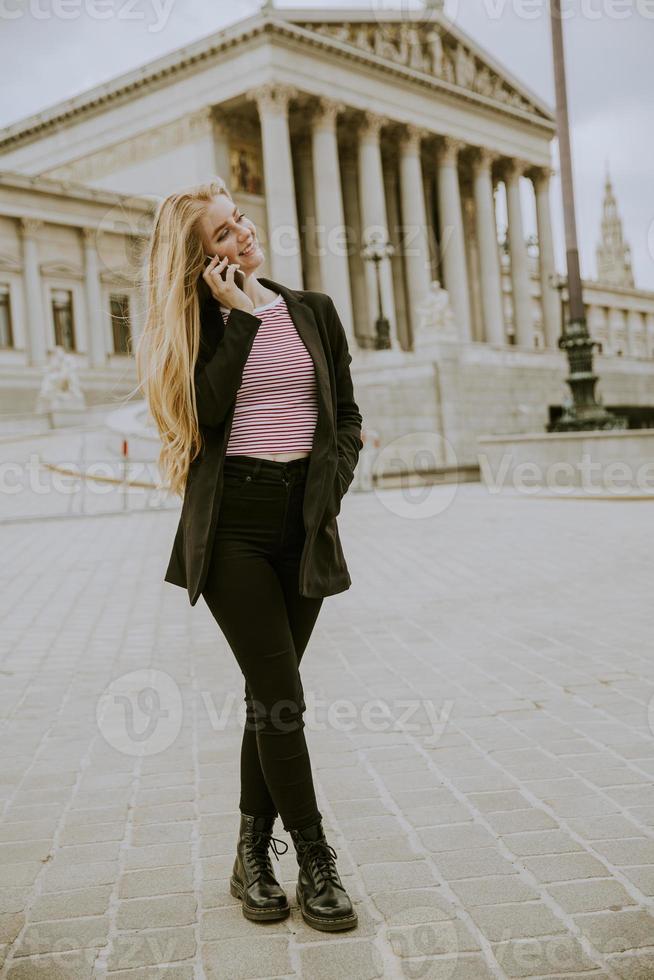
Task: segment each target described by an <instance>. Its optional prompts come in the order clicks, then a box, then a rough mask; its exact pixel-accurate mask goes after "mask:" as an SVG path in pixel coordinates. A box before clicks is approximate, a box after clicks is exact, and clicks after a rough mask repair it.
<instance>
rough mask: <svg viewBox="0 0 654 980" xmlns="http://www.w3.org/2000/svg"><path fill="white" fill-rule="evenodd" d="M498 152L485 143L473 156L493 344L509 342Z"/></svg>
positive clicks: (488, 336) (487, 325) (488, 335)
mask: <svg viewBox="0 0 654 980" xmlns="http://www.w3.org/2000/svg"><path fill="white" fill-rule="evenodd" d="M495 156H496V155H495V154H494V153H492V152H491V151H490V150H488V149H486V148H485V147H482V148H481V149H480V150H479V152H478V153H477V154H476V155H475V156H474V157H473V160H472V169H473V183H474V195H475V217H476V223H477V241H478V242H479V267H480V279H481V283H480V285H481V296H482V308H483V316H484V339H485V340H486V342H487V343H489V344H505V343H506V333H505V329H504V304H503V302H502V279H501V275H500V257H499V252H498V248H497V221H496V218H495V200H494V197H493V178H492V174H491V164H492V162H493V160H494V159H495Z"/></svg>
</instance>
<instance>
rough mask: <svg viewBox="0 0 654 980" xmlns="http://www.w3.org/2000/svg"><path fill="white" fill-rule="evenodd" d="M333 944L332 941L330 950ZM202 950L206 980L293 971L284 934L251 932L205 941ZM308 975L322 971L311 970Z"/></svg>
mask: <svg viewBox="0 0 654 980" xmlns="http://www.w3.org/2000/svg"><path fill="white" fill-rule="evenodd" d="M332 948H333V947H332V945H331V944H330V947H329V951H330V953H331V952H332ZM335 948H336V949H338V947H335ZM323 949H324V948H323ZM201 950H202V965H203V967H204V972H205V976H206V978H207V980H246V978H264V977H265V978H269V977H277V976H281V975H284V974H291V975H292V974H293V972H294V971H293V969H292V968H291V961H290V958H289V953H288V939H287V938H286V937H285V936H261V937H260V936H258V935H256V934H253V933H250V935H249V936H248V937H247V938H242V939H224V940H221V941H220V942H207V943H202V946H201ZM309 976H320V974H315V973H309Z"/></svg>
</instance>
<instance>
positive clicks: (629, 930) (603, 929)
mask: <svg viewBox="0 0 654 980" xmlns="http://www.w3.org/2000/svg"><path fill="white" fill-rule="evenodd" d="M574 919H575V922H576V923H577V925H578V926H579V928H580V929H581V931H582V933H583V934H584V936H586V937H587V938H588V939H589V940H590V942H591V943H592V944H593V946H594V947H595V948H596V949H599V950H601V952H603V953H624V952H626V951H627V950H630V949H636V948H637V947H639V946H652V945H653V944H654V916H653V915H652V914H651V912H646V911H644V910H643V909H637V908H636V909H624V911H617V912H612V911H611V912H608V911H603V912H593V913H589V914H587V915H576V916H575V917H574Z"/></svg>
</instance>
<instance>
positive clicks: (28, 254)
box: [20, 218, 48, 367]
mask: <svg viewBox="0 0 654 980" xmlns="http://www.w3.org/2000/svg"><path fill="white" fill-rule="evenodd" d="M43 226H44V222H43V221H41V220H39V219H38V218H21V219H20V229H21V233H22V237H23V267H24V270H25V274H24V280H23V283H24V287H25V313H26V316H27V329H26V331H25V337H26V340H27V353H28V363H29V364H30V365H31V366H32V367H43V365H45V364H46V363H47V360H48V356H47V347H46V339H45V329H46V324H45V311H44V309H43V293H42V283H41V273H40V271H39V249H38V244H37V235H38V234H39V232H40V231H42V230H43Z"/></svg>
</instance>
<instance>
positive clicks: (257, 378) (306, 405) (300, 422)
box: [220, 295, 318, 456]
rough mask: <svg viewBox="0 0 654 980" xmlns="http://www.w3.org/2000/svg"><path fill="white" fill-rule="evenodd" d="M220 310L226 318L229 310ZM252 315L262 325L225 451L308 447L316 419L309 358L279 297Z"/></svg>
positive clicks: (255, 339) (235, 409)
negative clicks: (259, 320)
mask: <svg viewBox="0 0 654 980" xmlns="http://www.w3.org/2000/svg"><path fill="white" fill-rule="evenodd" d="M220 309H221V313H222V314H223V318H224V319H226V318H227V316H228V315H229V310H228V309H227V308H226V307H224V306H221V308H220ZM253 313H254V315H255V316H257V317H259V318H260V319H261V323H260V324H259V328H258V330H257V332H256V334H255V337H254V342H253V344H252V348H251V350H250V353H249V355H248V359H247V361H246V362H245V367H244V369H243V376H242V380H241V385H240V387H239V389H238V392H237V394H236V404H235V407H234V418H233V421H232V428H231V431H230V434H229V440H228V442H227V447H226V449H225V454H226V455H228V456H233V455H235V454H245V455H247V454H248V453H256V452H267V453H275V452H293V451H297V450H310V449H311V448H312V446H313V434H314V430H315V427H316V422H317V419H318V397H317V391H316V377H315V370H314V364H313V359H312V358H311V355H310V354H309V351H308V350H307V349H306V347H305V346H304V343H303V342H302V339H301V337H300V335H299V334H298V332H297V330H296V327H295V324H294V323H293V320H292V318H291V315H290V313H289V312H288V307H287V305H286V301H285V299H284V297H283V296H281V295H279V296H277V298H276V299H274V300H272V301H271V302H270V303H266V304H265V305H264V306H258V307H256V308H255V309H254V311H253ZM227 329H229V327H228V328H227Z"/></svg>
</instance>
